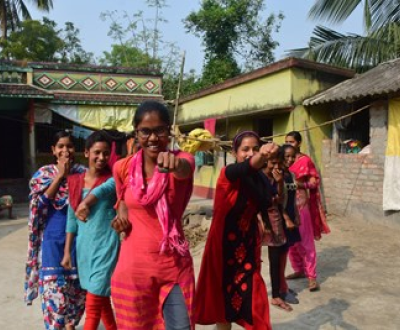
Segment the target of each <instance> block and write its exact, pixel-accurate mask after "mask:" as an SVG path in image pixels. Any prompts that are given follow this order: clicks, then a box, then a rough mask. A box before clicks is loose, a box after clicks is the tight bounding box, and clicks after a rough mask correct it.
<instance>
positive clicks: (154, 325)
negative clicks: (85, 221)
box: [111, 101, 195, 330]
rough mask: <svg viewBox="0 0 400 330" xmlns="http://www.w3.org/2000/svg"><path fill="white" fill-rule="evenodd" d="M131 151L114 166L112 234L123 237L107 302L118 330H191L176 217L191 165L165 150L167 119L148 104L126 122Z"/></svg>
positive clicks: (188, 278)
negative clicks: (135, 147)
mask: <svg viewBox="0 0 400 330" xmlns="http://www.w3.org/2000/svg"><path fill="white" fill-rule="evenodd" d="M133 125H134V129H135V132H136V135H137V140H138V143H139V145H140V149H139V151H138V152H137V153H136V154H135V155H134V156H131V157H128V158H126V159H123V160H120V161H119V162H117V163H116V164H115V165H114V170H113V172H114V178H115V183H116V189H117V196H118V199H119V202H118V203H119V207H118V216H117V218H116V219H115V221H114V223H113V227H114V229H116V230H117V231H119V232H120V231H124V232H125V235H126V236H125V239H124V240H123V241H122V243H121V251H120V255H119V259H118V262H117V266H116V269H115V271H114V274H113V276H112V279H111V296H112V300H113V304H114V307H115V313H116V319H117V326H118V329H132V330H133V329H138V330H139V329H164V328H165V329H167V330H170V329H171V330H172V329H183V330H189V329H194V322H193V319H192V315H193V294H194V271H193V262H192V257H191V255H190V252H189V244H188V242H187V241H186V239H185V236H184V233H183V229H182V224H181V217H182V214H183V212H184V210H185V208H186V206H187V204H188V202H189V199H190V196H191V194H192V189H193V172H194V168H195V164H194V158H193V156H192V155H190V154H188V153H185V152H175V151H170V150H168V144H169V132H170V119H169V115H168V110H167V108H166V107H165V106H164V105H163V104H161V103H159V102H156V101H146V102H144V103H142V104H141V105H140V106H139V107H138V109H137V111H136V113H135V116H134V119H133Z"/></svg>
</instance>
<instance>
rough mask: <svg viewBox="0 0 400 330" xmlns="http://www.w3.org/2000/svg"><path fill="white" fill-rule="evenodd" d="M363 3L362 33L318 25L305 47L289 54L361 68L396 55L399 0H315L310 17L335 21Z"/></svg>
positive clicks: (399, 42)
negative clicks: (340, 31) (345, 32)
mask: <svg viewBox="0 0 400 330" xmlns="http://www.w3.org/2000/svg"><path fill="white" fill-rule="evenodd" d="M359 6H363V25H364V26H363V28H364V31H365V33H364V35H358V34H353V33H349V34H342V33H339V32H337V31H335V30H333V29H331V28H328V27H325V26H321V25H318V26H317V27H316V28H315V29H314V31H313V36H312V37H311V39H310V42H309V45H308V47H305V48H300V49H294V50H292V51H290V53H289V54H290V55H293V56H297V57H303V58H309V59H312V60H315V61H318V62H322V63H328V64H332V65H338V66H342V67H346V68H351V69H355V70H356V71H357V72H364V71H366V70H369V69H370V68H372V67H374V66H376V65H378V64H379V63H382V62H385V61H388V60H391V59H394V58H397V57H399V56H400V25H399V23H400V15H399V13H400V2H399V1H389V0H368V1H367V0H365V1H361V0H335V1H334V0H317V1H316V2H315V4H314V5H313V7H312V8H311V10H310V12H309V16H310V18H312V19H314V20H317V19H319V20H324V21H326V22H328V23H331V24H339V23H342V22H343V21H345V20H346V19H348V18H349V17H350V15H351V14H352V13H353V12H354V10H355V9H356V8H358V7H359Z"/></svg>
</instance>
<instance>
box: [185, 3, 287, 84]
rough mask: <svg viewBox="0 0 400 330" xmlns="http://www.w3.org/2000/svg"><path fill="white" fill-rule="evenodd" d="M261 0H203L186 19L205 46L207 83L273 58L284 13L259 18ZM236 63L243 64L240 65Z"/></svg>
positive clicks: (268, 61)
mask: <svg viewBox="0 0 400 330" xmlns="http://www.w3.org/2000/svg"><path fill="white" fill-rule="evenodd" d="M264 9H265V8H264V1H263V0H203V1H202V2H201V8H200V9H199V10H198V11H193V12H191V13H190V14H189V15H188V16H187V17H186V19H185V27H186V29H187V31H188V32H191V33H194V34H195V35H196V36H198V37H200V38H202V40H203V45H204V47H205V64H204V68H203V76H202V79H203V80H204V82H205V84H206V85H210V84H214V83H218V82H220V81H222V80H225V79H227V78H230V77H234V76H236V75H237V74H239V73H240V72H241V69H244V70H251V69H255V68H258V67H261V66H264V65H266V64H269V63H271V62H273V61H274V55H273V50H274V49H275V48H276V47H277V46H278V43H277V42H276V41H274V40H273V38H272V32H273V31H275V32H278V31H279V28H280V22H281V20H282V19H283V15H282V14H279V15H278V16H275V15H274V14H270V15H269V16H268V17H267V18H266V19H262V17H261V13H262V11H263V10H264ZM239 63H243V65H240V64H239Z"/></svg>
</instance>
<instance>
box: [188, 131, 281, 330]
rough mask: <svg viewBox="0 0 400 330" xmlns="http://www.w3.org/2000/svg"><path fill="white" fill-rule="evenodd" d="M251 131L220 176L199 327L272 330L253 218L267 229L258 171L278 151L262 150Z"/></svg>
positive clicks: (239, 139)
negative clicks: (234, 325) (204, 325)
mask: <svg viewBox="0 0 400 330" xmlns="http://www.w3.org/2000/svg"><path fill="white" fill-rule="evenodd" d="M260 145H261V141H260V139H259V137H258V135H257V134H256V133H255V132H252V131H245V132H242V133H239V134H238V135H237V136H236V137H235V139H234V140H233V146H232V147H233V155H234V156H235V158H236V163H234V164H230V165H228V166H226V167H224V168H223V169H222V170H221V174H220V176H219V178H218V182H217V187H216V195H215V200H214V216H213V220H212V224H211V228H210V232H209V234H208V238H207V243H206V247H205V250H204V255H203V260H202V264H201V268H200V274H199V279H198V283H197V288H196V295H195V306H196V311H195V320H196V323H198V324H215V323H216V324H217V329H218V330H222V329H231V323H232V322H236V323H237V324H239V325H241V326H243V327H245V328H246V329H247V330H270V329H271V324H270V319H269V307H268V297H267V290H266V286H265V283H264V281H263V278H262V276H261V235H260V230H259V224H258V217H257V214H260V215H261V219H262V221H263V222H264V225H265V226H266V227H267V228H270V223H269V219H268V212H267V209H268V203H266V201H268V200H270V197H269V196H268V191H267V190H266V189H265V185H264V183H263V180H262V179H261V175H262V174H261V172H260V171H259V169H261V168H262V166H263V165H264V164H265V162H266V161H267V160H268V158H269V157H270V156H271V155H274V154H276V152H277V150H278V147H277V146H276V145H275V144H273V143H271V144H265V145H263V146H261V147H260Z"/></svg>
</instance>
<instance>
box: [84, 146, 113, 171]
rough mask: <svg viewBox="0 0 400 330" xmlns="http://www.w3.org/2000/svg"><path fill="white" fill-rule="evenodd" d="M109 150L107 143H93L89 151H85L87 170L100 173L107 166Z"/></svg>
mask: <svg viewBox="0 0 400 330" xmlns="http://www.w3.org/2000/svg"><path fill="white" fill-rule="evenodd" d="M110 154H111V149H110V145H109V144H108V143H107V142H95V143H94V144H93V145H92V146H91V147H90V148H89V150H88V149H86V150H85V157H86V158H88V161H89V168H90V169H94V170H95V171H96V172H101V171H102V170H104V169H105V168H106V166H107V165H108V161H109V159H110Z"/></svg>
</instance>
